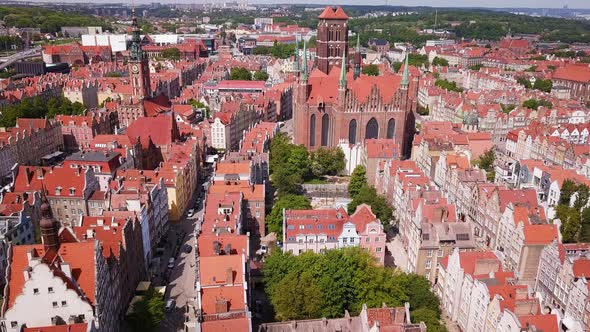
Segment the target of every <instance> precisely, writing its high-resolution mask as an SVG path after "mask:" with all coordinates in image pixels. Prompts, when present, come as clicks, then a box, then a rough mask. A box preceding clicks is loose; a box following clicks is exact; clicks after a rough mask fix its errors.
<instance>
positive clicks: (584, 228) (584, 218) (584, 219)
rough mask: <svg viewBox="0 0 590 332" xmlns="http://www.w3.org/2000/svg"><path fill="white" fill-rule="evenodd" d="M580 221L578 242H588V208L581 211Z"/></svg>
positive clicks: (589, 239) (589, 209)
mask: <svg viewBox="0 0 590 332" xmlns="http://www.w3.org/2000/svg"><path fill="white" fill-rule="evenodd" d="M580 221H581V223H582V225H581V227H580V233H579V234H578V242H590V208H584V209H583V210H582V214H581V218H580Z"/></svg>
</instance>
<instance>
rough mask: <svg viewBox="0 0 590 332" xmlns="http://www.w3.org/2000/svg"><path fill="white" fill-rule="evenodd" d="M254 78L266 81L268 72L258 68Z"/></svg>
mask: <svg viewBox="0 0 590 332" xmlns="http://www.w3.org/2000/svg"><path fill="white" fill-rule="evenodd" d="M253 79H254V80H255V81H266V80H267V79H268V73H267V72H265V71H262V70H258V71H257V72H255V73H254V77H253Z"/></svg>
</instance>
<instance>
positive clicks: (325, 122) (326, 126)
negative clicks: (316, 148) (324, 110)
mask: <svg viewBox="0 0 590 332" xmlns="http://www.w3.org/2000/svg"><path fill="white" fill-rule="evenodd" d="M329 131H330V117H329V116H328V114H324V116H322V146H327V145H328V134H329Z"/></svg>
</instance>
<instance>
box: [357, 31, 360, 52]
mask: <svg viewBox="0 0 590 332" xmlns="http://www.w3.org/2000/svg"><path fill="white" fill-rule="evenodd" d="M356 51H357V52H359V53H361V34H360V33H357V34H356Z"/></svg>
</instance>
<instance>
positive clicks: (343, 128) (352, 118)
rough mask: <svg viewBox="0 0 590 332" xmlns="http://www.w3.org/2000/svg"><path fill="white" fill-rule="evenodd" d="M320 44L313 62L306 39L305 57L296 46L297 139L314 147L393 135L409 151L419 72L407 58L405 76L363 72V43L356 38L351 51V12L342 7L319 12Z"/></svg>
mask: <svg viewBox="0 0 590 332" xmlns="http://www.w3.org/2000/svg"><path fill="white" fill-rule="evenodd" d="M316 45H317V46H316V58H315V61H314V63H313V68H311V66H308V65H309V63H308V54H307V49H306V46H305V44H304V46H303V48H304V50H303V56H302V59H301V60H300V59H298V51H296V59H295V60H296V63H295V70H296V71H297V72H298V78H297V80H296V82H295V87H294V89H293V91H294V95H293V122H294V136H295V143H296V144H303V145H305V146H306V147H307V148H308V149H311V150H313V149H316V148H317V147H320V146H326V147H334V146H337V145H338V144H339V142H340V141H341V140H348V142H349V143H350V144H356V143H361V142H363V141H364V140H365V139H371V138H393V139H395V140H396V142H398V143H399V144H400V146H401V148H402V151H403V152H404V155H405V156H408V155H409V152H410V149H411V141H412V137H413V135H414V110H415V107H416V93H417V88H418V77H413V78H411V77H410V75H409V70H408V65H407V58H406V65H405V66H404V67H403V68H404V70H403V75H401V76H400V75H396V74H394V73H393V72H389V71H388V72H385V73H381V74H380V75H379V76H368V75H364V74H362V73H361V66H362V63H361V53H360V45H359V42H358V39H357V47H356V50H355V51H354V52H353V53H352V56H350V54H351V52H349V49H348V16H347V15H346V13H345V12H344V10H342V8H341V7H337V8H333V7H326V8H325V9H324V11H323V12H322V13H321V14H320V16H319V23H318V32H317V44H316ZM350 58H352V61H349V60H348V59H350Z"/></svg>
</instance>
